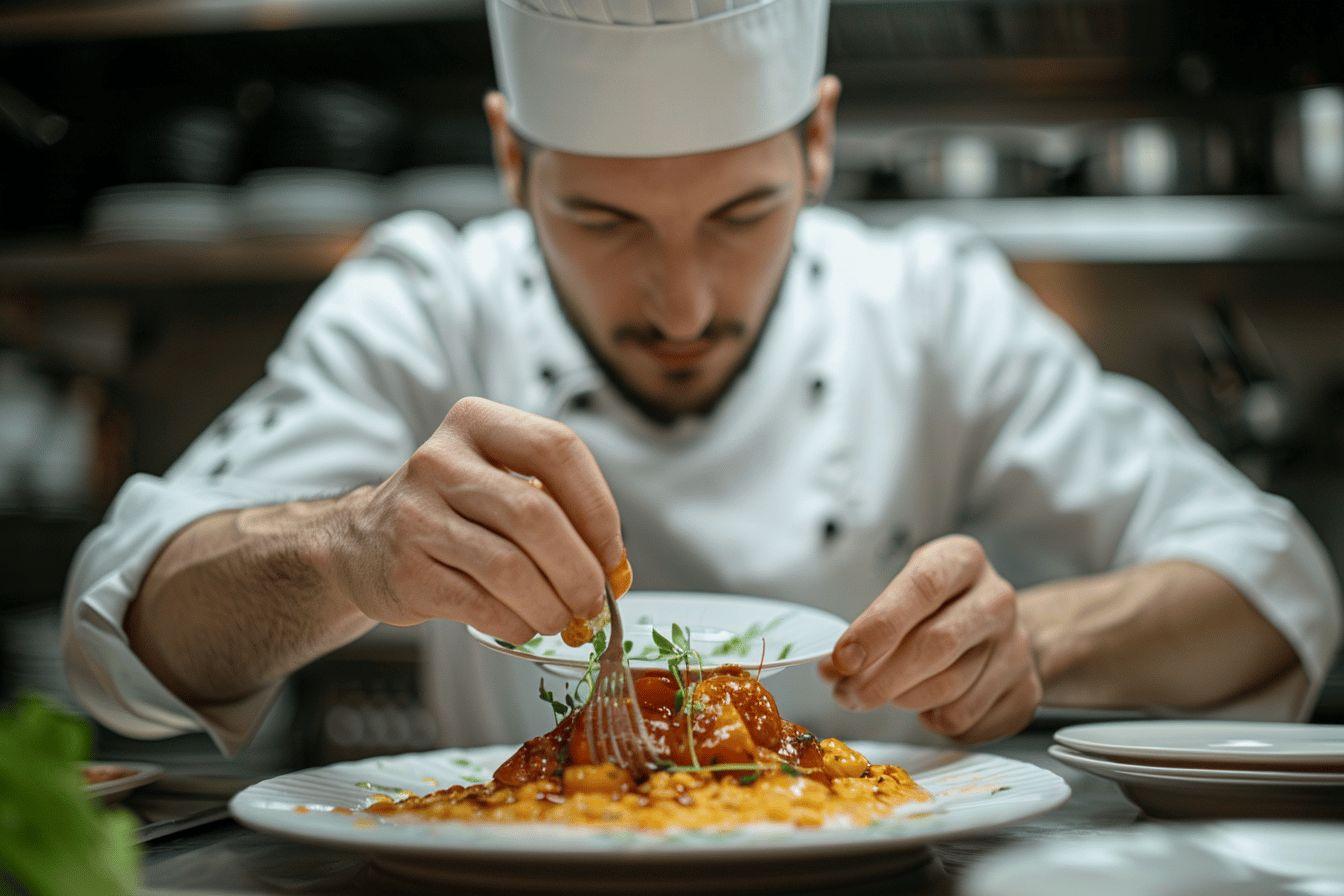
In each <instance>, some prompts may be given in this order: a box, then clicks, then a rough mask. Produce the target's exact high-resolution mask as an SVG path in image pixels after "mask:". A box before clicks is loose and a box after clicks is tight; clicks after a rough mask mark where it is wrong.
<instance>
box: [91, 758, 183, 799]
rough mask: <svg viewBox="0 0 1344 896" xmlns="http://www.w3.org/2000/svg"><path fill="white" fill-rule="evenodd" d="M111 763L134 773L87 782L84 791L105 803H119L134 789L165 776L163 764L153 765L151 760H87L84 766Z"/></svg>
mask: <svg viewBox="0 0 1344 896" xmlns="http://www.w3.org/2000/svg"><path fill="white" fill-rule="evenodd" d="M104 765H110V766H114V767H116V768H124V769H130V770H131V772H132V774H129V775H126V776H125V777H123V778H113V779H112V780H110V781H101V782H99V783H97V784H85V785H84V792H85V793H87V794H89V795H90V796H96V797H97V798H98V799H100V800H102V801H103V802H104V803H117V802H120V801H121V800H124V799H126V797H127V796H128V795H129V794H130V792H131V791H132V790H135V789H136V788H139V787H144V786H145V785H146V784H149V783H151V782H154V781H157V780H159V778H162V777H163V766H161V765H153V764H152V763H149V762H122V761H120V760H108V761H106V762H85V763H83V765H82V767H84V768H92V767H95V766H104Z"/></svg>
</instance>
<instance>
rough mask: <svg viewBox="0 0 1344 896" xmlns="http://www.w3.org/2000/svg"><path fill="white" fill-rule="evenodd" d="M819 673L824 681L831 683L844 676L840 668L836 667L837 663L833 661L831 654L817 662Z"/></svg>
mask: <svg viewBox="0 0 1344 896" xmlns="http://www.w3.org/2000/svg"><path fill="white" fill-rule="evenodd" d="M817 674H818V675H820V676H821V680H822V681H824V682H826V683H827V684H831V685H833V684H835V683H836V682H838V681H839V680H840V679H841V678H843V677H844V676H843V675H841V674H840V670H839V669H837V668H835V663H833V662H831V658H830V657H829V656H825V657H822V658H821V661H820V662H819V663H817Z"/></svg>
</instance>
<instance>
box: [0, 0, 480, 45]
mask: <svg viewBox="0 0 1344 896" xmlns="http://www.w3.org/2000/svg"><path fill="white" fill-rule="evenodd" d="M484 9H485V3H484V0H97V2H94V0H51V2H48V0H27V2H24V3H20V4H17V5H14V4H11V5H9V6H7V7H6V8H4V9H0V45H3V44H6V43H10V44H13V43H23V42H31V41H42V40H89V39H100V38H121V37H148V36H154V35H165V34H209V33H219V32H237V31H283V30H287V29H292V28H317V27H336V26H342V25H368V24H377V23H383V22H398V21H416V20H425V19H464V18H480V17H482V16H484Z"/></svg>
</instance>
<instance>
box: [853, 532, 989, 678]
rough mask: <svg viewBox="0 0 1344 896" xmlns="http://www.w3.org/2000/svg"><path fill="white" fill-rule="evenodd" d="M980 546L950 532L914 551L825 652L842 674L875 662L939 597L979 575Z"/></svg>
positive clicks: (958, 591) (960, 589)
mask: <svg viewBox="0 0 1344 896" xmlns="http://www.w3.org/2000/svg"><path fill="white" fill-rule="evenodd" d="M984 567H985V552H984V549H983V548H981V547H980V544H979V542H977V541H976V540H975V539H973V538H968V537H966V536H964V535H950V536H947V537H946V538H940V539H938V540H937V541H932V542H929V543H928V544H926V545H925V546H924V547H922V548H920V549H919V550H917V551H915V553H914V555H912V556H911V558H910V562H909V563H907V564H906V566H905V568H904V569H902V570H901V571H900V572H899V573H898V574H897V575H896V578H895V579H893V580H892V581H891V584H889V585H888V586H887V587H886V588H885V589H884V590H883V591H882V593H881V594H880V595H878V597H877V600H875V601H873V603H872V604H871V605H870V606H869V607H868V609H866V610H864V611H863V613H862V614H860V615H859V618H858V619H856V620H854V624H853V625H851V626H850V627H849V629H848V631H846V632H845V633H844V634H843V635H841V636H840V640H839V641H838V642H837V643H836V645H835V650H834V651H833V652H832V654H831V658H832V660H833V661H834V663H835V666H836V668H837V669H839V670H840V671H841V672H842V673H844V674H845V675H854V674H855V673H857V672H859V671H860V670H861V669H863V668H864V667H866V666H867V665H868V664H869V663H872V662H876V661H877V660H879V659H881V658H882V657H883V656H885V655H886V654H887V653H889V652H890V651H891V650H892V649H893V648H894V647H896V646H897V645H898V644H900V642H901V640H902V639H903V638H904V637H905V636H906V635H907V634H909V633H910V630H911V629H913V628H914V627H915V626H916V625H918V624H919V623H920V622H922V621H923V620H924V619H926V618H927V617H928V616H929V615H931V614H932V613H934V612H935V611H937V610H938V608H939V607H941V606H942V605H943V604H944V603H946V602H947V601H949V600H951V599H952V598H954V597H957V596H958V595H960V594H961V593H962V592H963V591H965V590H966V589H967V588H969V587H970V586H971V585H972V584H974V582H975V581H976V579H978V578H979V576H980V572H981V570H982V569H983V568H984Z"/></svg>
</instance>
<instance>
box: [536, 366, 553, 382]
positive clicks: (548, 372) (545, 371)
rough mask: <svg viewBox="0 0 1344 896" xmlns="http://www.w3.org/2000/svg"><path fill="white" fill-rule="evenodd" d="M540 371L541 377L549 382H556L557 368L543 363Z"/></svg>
mask: <svg viewBox="0 0 1344 896" xmlns="http://www.w3.org/2000/svg"><path fill="white" fill-rule="evenodd" d="M538 373H539V374H540V375H541V378H542V379H543V380H545V381H546V382H548V383H553V382H555V369H554V368H552V367H551V366H550V365H543V366H542V368H541V370H539V371H538Z"/></svg>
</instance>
